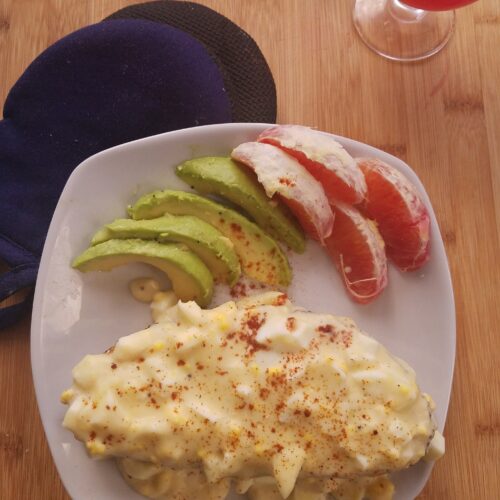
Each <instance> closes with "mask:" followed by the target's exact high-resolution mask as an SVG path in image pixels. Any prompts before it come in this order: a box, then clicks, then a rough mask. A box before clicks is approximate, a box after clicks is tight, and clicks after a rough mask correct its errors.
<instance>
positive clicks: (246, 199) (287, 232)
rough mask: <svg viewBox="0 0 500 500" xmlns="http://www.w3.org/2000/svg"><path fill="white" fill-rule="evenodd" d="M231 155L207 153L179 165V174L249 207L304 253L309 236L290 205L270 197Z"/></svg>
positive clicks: (265, 224) (268, 228) (264, 226)
mask: <svg viewBox="0 0 500 500" xmlns="http://www.w3.org/2000/svg"><path fill="white" fill-rule="evenodd" d="M246 170H247V169H245V167H241V166H240V165H238V164H237V163H236V162H235V161H233V160H232V159H231V158H224V157H215V156H206V157H204V158H196V159H194V160H188V161H186V162H184V163H182V164H181V165H179V166H178V167H177V170H176V173H177V175H178V176H179V177H180V178H181V179H182V180H183V181H184V182H187V183H188V184H189V185H190V186H192V187H193V188H194V189H196V190H197V191H199V192H200V193H206V194H216V195H219V196H222V197H224V198H227V199H228V200H230V201H232V202H233V203H234V204H235V205H238V206H240V207H242V208H243V209H244V210H246V211H247V212H248V213H249V214H250V215H251V216H252V217H253V219H254V220H255V222H256V223H257V224H258V225H259V226H260V227H261V228H262V229H264V231H267V232H268V233H269V234H270V235H271V236H273V237H274V238H276V239H278V240H281V241H283V242H284V243H286V244H287V245H288V246H289V247H290V248H291V249H292V250H295V251H296V252H299V253H302V252H304V250H305V239H304V234H303V233H302V231H301V229H300V228H299V226H298V225H297V224H296V223H294V222H293V220H292V219H291V218H290V217H291V215H290V214H289V212H288V210H287V208H286V207H285V206H284V205H282V204H281V203H280V202H277V201H276V200H274V199H271V198H269V197H268V196H267V195H266V192H265V191H264V189H263V188H262V187H261V186H260V184H259V183H258V181H257V180H256V179H253V178H252V177H251V176H250V173H249V172H247V171H246Z"/></svg>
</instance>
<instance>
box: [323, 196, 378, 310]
mask: <svg viewBox="0 0 500 500" xmlns="http://www.w3.org/2000/svg"><path fill="white" fill-rule="evenodd" d="M332 209H333V212H334V214H335V225H334V227H333V231H332V234H331V236H330V237H329V238H328V239H327V240H326V249H327V251H328V253H329V255H330V257H331V258H332V259H333V261H334V262H335V265H336V266H337V269H338V271H339V273H340V274H341V276H342V278H343V280H344V285H345V287H346V289H347V292H348V293H349V295H350V296H351V298H352V299H353V300H354V301H356V302H359V303H360V304H367V303H369V302H371V301H373V300H374V299H375V298H376V297H378V296H379V295H380V294H381V293H382V291H383V290H384V288H385V287H386V285H387V258H386V256H385V251H384V242H383V240H382V238H381V236H380V234H379V232H378V230H377V227H376V225H375V224H374V223H373V222H372V221H370V220H368V219H365V218H364V217H363V215H362V214H361V213H360V212H359V211H358V210H357V209H355V208H353V207H350V206H348V205H345V204H343V203H337V204H336V205H333V204H332Z"/></svg>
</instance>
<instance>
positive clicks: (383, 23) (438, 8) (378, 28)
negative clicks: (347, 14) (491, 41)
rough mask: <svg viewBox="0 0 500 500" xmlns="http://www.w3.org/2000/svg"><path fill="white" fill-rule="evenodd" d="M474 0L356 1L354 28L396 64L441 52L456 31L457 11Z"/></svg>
mask: <svg viewBox="0 0 500 500" xmlns="http://www.w3.org/2000/svg"><path fill="white" fill-rule="evenodd" d="M474 1H475V0H404V2H402V1H400V0H356V1H355V4H354V12H353V18H354V25H355V26H356V29H357V31H358V33H359V35H360V37H361V39H362V40H363V41H364V42H365V43H366V45H368V47H370V48H371V49H372V50H374V51H375V52H377V53H378V54H380V55H381V56H384V57H386V58H388V59H392V60H394V61H419V60H420V59H425V58H427V57H430V56H432V55H434V54H436V53H437V52H439V51H440V50H441V49H442V48H443V47H444V46H445V45H446V43H447V42H448V40H449V39H450V38H451V35H452V34H453V30H454V28H455V12H454V10H452V9H454V8H456V7H462V6H464V5H467V4H469V3H472V2H474Z"/></svg>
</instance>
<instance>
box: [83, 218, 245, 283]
mask: <svg viewBox="0 0 500 500" xmlns="http://www.w3.org/2000/svg"><path fill="white" fill-rule="evenodd" d="M130 238H140V239H143V240H158V241H159V242H160V243H164V242H169V241H170V242H172V241H173V242H177V243H184V244H185V245H186V246H187V247H188V248H189V249H190V250H191V251H193V252H194V253H195V254H196V255H198V257H200V259H201V260H202V261H203V262H204V263H205V264H206V266H207V267H208V269H209V270H210V272H211V273H212V275H213V277H214V278H215V281H217V282H219V281H220V282H223V283H228V284H229V285H231V286H232V285H234V284H235V283H236V282H237V281H238V278H239V277H240V274H241V267H240V261H239V259H238V255H237V254H236V252H235V251H234V248H233V243H232V242H231V241H230V240H229V239H228V238H226V237H225V236H224V235H223V234H222V233H221V232H220V231H218V230H217V229H215V228H214V227H213V226H211V225H210V224H207V223H206V222H205V221H203V220H201V219H200V218H198V217H194V216H192V215H166V216H163V217H158V218H157V219H150V220H131V219H117V220H115V221H113V222H112V223H111V224H106V225H105V226H104V227H103V228H102V229H100V230H99V231H98V232H97V233H96V234H95V235H94V237H93V238H92V245H98V244H99V243H102V242H104V241H107V240H110V239H130Z"/></svg>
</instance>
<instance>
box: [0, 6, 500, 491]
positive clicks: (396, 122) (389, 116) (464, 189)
mask: <svg viewBox="0 0 500 500" xmlns="http://www.w3.org/2000/svg"><path fill="white" fill-rule="evenodd" d="M199 1H200V3H204V4H206V5H208V6H210V7H212V8H214V9H216V10H217V11H219V12H221V13H223V14H225V15H226V16H227V17H229V18H231V19H232V20H234V21H235V22H236V23H238V24H239V25H240V26H242V27H243V28H244V29H245V30H246V31H248V32H249V33H250V34H251V35H252V36H253V37H254V38H255V40H256V41H257V43H258V44H259V45H260V47H261V49H262V51H263V52H264V54H265V56H266V58H267V59H268V62H269V64H270V67H271V69H272V71H273V74H274V76H275V79H276V84H277V89H278V106H279V121H280V122H289V123H303V124H308V125H314V126H317V127H319V128H320V129H323V130H327V131H331V132H335V133H337V134H341V135H345V136H348V137H352V138H354V139H358V140H360V141H363V142H366V143H369V144H373V145H374V146H377V147H379V148H381V149H385V150H387V151H389V152H391V153H394V154H396V155H397V156H400V157H401V158H403V159H404V160H406V161H407V162H408V163H409V164H410V165H411V166H412V167H413V168H414V169H415V170H416V172H417V173H418V175H419V176H420V177H421V179H422V181H423V182H424V184H425V186H426V188H427V190H428V192H429V195H430V197H431V200H432V202H433V205H434V208H435V210H436V215H437V217H438V220H439V224H440V227H441V231H442V233H443V236H444V240H445V244H446V249H447V253H448V257H449V261H450V267H451V271H452V276H453V282H454V289H455V299H456V307H457V326H458V330H457V361H456V372H455V379H454V386H453V394H452V400H451V405H450V410H449V417H448V422H447V425H446V430H445V435H446V437H447V446H448V449H447V453H446V456H445V458H444V459H442V460H441V461H440V462H439V463H438V464H437V466H436V467H435V469H434V473H433V475H432V478H431V480H430V482H429V483H428V485H427V487H426V488H425V490H424V492H423V493H422V495H421V497H420V498H421V499H425V500H429V499H436V500H441V499H485V500H489V499H494V498H498V495H499V478H500V465H499V464H500V377H499V370H498V361H496V359H497V357H498V354H497V353H498V351H499V349H500V337H499V335H498V330H499V327H498V325H499V324H500V308H499V306H498V297H499V285H500V265H499V264H498V258H499V256H500V251H499V250H500V249H499V235H500V98H499V89H500V5H499V2H498V0H481V1H480V2H478V3H476V4H474V5H472V6H471V7H468V8H465V9H462V10H461V11H459V12H458V26H457V33H456V34H455V36H454V38H453V40H452V42H451V44H450V45H449V46H448V47H447V48H446V49H445V50H444V51H443V52H442V53H440V54H438V55H437V56H435V57H434V58H432V59H431V60H428V61H425V62H422V63H417V64H410V65H408V64H406V65H403V64H394V63H390V62H387V61H385V60H383V59H381V58H379V57H377V56H375V55H374V54H372V53H371V52H370V51H369V50H368V49H366V48H365V47H364V46H363V45H362V44H361V42H360V41H359V40H358V38H357V37H356V35H355V34H354V32H353V28H352V25H351V19H350V9H351V5H352V4H351V2H350V1H346V0H344V1H339V0H308V1H307V2H305V1H304V0H252V1H248V0H247V1H243V0H199ZM130 3H132V2H127V1H121V0H101V1H99V0H86V1H83V0H32V1H28V0H0V74H1V75H2V77H1V79H0V101H1V102H3V101H4V99H5V96H6V95H7V92H8V90H9V89H10V87H11V86H12V85H13V84H14V83H15V81H16V80H17V78H18V77H19V76H20V75H21V73H22V72H23V70H24V69H25V67H26V66H27V65H28V64H29V63H30V61H31V60H32V59H33V58H34V57H35V56H36V55H37V54H38V53H39V52H41V51H42V50H43V49H44V48H45V47H47V46H48V45H49V44H51V43H53V42H54V41H56V40H57V39H58V38H60V37H61V36H63V35H65V34H67V33H69V32H71V31H73V30H75V29H77V28H79V27H82V26H85V25H87V24H90V23H93V22H97V21H99V20H100V19H102V18H103V17H104V16H106V15H108V14H110V13H112V12H113V11H114V10H116V9H118V8H120V7H123V6H125V5H127V4H130ZM0 394H1V395H2V402H1V404H0V498H1V499H6V500H10V499H12V500H26V499H42V500H43V499H50V500H59V499H65V498H68V497H67V494H66V492H65V491H64V488H63V486H62V484H61V482H60V480H59V477H58V475H57V472H56V470H55V467H54V465H53V462H52V458H51V456H50V453H49V449H48V446H47V443H46V440H45V436H44V433H43V429H42V427H41V423H40V418H39V415H38V411H37V408H36V402H35V398H34V392H33V384H32V380H31V370H30V361H29V318H27V319H26V320H24V321H23V322H21V323H20V324H18V325H16V326H15V327H13V328H11V329H9V330H7V331H3V332H0Z"/></svg>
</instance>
